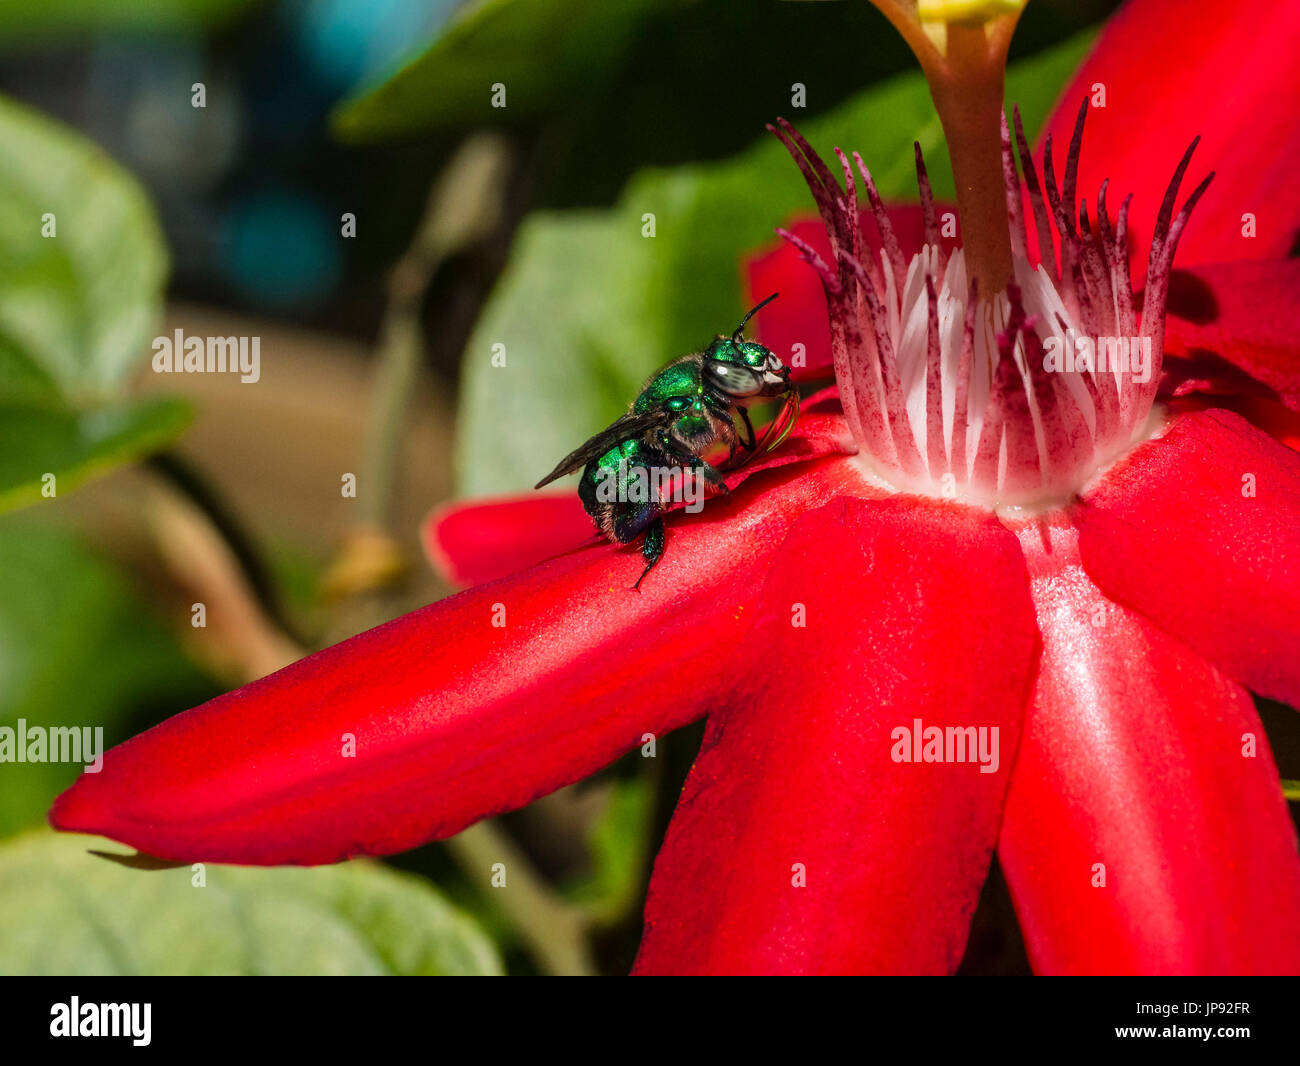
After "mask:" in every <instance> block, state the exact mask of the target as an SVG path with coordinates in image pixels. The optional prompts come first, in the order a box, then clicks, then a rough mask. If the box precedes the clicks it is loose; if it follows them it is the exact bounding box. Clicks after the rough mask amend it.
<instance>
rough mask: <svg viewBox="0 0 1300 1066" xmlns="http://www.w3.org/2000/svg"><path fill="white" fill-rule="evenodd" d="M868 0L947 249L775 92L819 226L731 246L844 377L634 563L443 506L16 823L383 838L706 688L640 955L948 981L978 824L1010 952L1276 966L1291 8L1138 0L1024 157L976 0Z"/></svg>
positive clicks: (541, 769)
mask: <svg viewBox="0 0 1300 1066" xmlns="http://www.w3.org/2000/svg"><path fill="white" fill-rule="evenodd" d="M877 6H879V7H880V8H881V9H882V10H883V11H884V12H885V13H886V15H887V16H888V17H889V18H890V20H891V21H893V22H894V24H895V25H896V26H897V27H898V28H899V29H900V31H901V32H903V34H904V36H905V37H906V38H907V40H908V42H909V43H910V44H911V45H912V47H913V50H914V51H916V52H917V55H918V57H919V58H920V60H921V63H922V66H923V67H924V68H925V70H926V74H927V76H928V78H929V81H930V85H931V90H932V94H933V96H934V98H935V102H936V106H937V107H938V110H939V113H940V117H941V119H942V120H943V123H944V126H945V132H946V134H947V140H948V143H949V148H950V154H951V157H952V160H953V169H954V176H955V178H956V188H957V192H958V195H957V205H956V216H957V218H958V220H959V223H960V232H961V239H960V240H959V241H952V240H946V239H944V238H943V237H942V236H941V224H940V217H941V212H942V210H943V209H942V207H941V206H940V205H936V204H935V203H934V202H933V199H932V197H931V196H930V194H929V188H928V182H927V181H926V178H925V172H924V168H923V166H920V167H919V175H920V191H921V203H920V205H919V206H916V205H912V206H907V205H900V206H890V207H887V206H886V205H884V204H883V203H882V202H881V200H880V197H879V196H878V195H877V193H876V190H875V187H874V185H873V183H872V180H871V177H870V174H869V172H868V170H867V168H866V166H865V165H864V163H863V161H862V160H861V158H859V157H858V156H856V155H855V156H852V157H849V156H846V155H845V154H844V153H841V152H838V150H837V157H838V163H839V166H838V167H837V168H836V170H832V169H831V167H828V166H827V165H826V163H824V162H823V161H822V159H821V158H820V157H819V155H818V153H817V152H816V151H815V150H814V149H813V147H812V146H810V145H809V144H807V143H806V142H805V141H804V140H803V138H801V137H800V135H799V134H798V133H797V132H796V131H795V130H794V129H793V127H791V126H789V125H787V124H781V125H780V127H779V128H778V129H777V130H776V133H777V136H779V137H780V138H781V139H782V141H783V142H784V143H785V144H786V146H787V148H789V149H790V151H791V153H792V155H793V156H794V158H795V161H796V162H797V164H798V166H799V167H800V169H801V170H802V172H803V174H804V176H805V178H806V179H807V181H808V184H809V186H810V188H811V190H812V193H813V199H814V201H815V204H816V206H817V208H818V211H819V214H820V216H821V217H820V222H798V223H795V224H792V225H791V226H790V227H789V228H788V229H787V230H786V231H785V237H786V243H785V244H784V245H783V246H782V247H781V248H780V249H779V250H777V251H774V252H764V253H762V254H761V255H759V256H757V257H756V258H755V259H754V260H753V261H752V262H751V263H750V264H749V275H750V280H751V284H752V286H753V288H754V291H755V293H756V294H758V295H765V294H766V293H768V292H770V291H773V290H780V291H781V292H782V293H783V299H782V301H780V303H778V304H777V305H774V308H773V312H772V315H771V319H770V325H765V326H764V332H763V339H764V342H765V343H767V344H768V345H769V346H770V347H772V348H773V349H774V350H775V351H776V352H777V353H778V354H783V353H785V352H788V351H789V350H790V348H789V347H788V346H789V345H793V344H794V343H796V342H798V343H801V344H803V345H804V347H805V349H806V350H807V353H808V356H809V360H808V362H809V364H810V365H809V367H808V368H807V370H806V373H808V374H809V375H810V376H811V375H814V374H816V373H817V372H819V371H820V372H822V373H824V374H826V375H829V373H830V372H832V371H833V374H834V378H835V382H836V385H835V387H834V388H830V389H827V390H825V391H823V392H821V393H818V394H816V395H815V396H813V397H810V399H809V400H808V402H807V403H806V406H805V413H804V415H803V416H802V418H801V419H800V421H799V423H798V425H797V427H796V428H795V430H794V432H793V433H792V434H791V436H790V438H789V439H788V440H787V442H786V443H785V444H784V445H783V446H782V447H781V448H779V449H777V450H776V451H774V452H773V453H771V454H770V455H768V456H766V457H765V458H764V459H762V460H760V461H758V462H756V463H754V464H752V465H750V466H747V467H744V468H742V469H740V470H738V471H735V472H733V473H732V474H730V475H729V476H728V482H729V485H730V486H731V488H732V489H733V490H734V491H733V492H732V493H731V495H730V496H728V497H725V498H719V499H715V500H713V501H711V502H710V504H709V506H707V507H706V508H705V509H704V511H703V512H702V513H700V514H698V515H687V514H677V515H674V516H672V517H670V520H669V532H668V537H669V542H670V543H669V550H668V552H667V554H666V555H665V557H664V559H663V561H662V562H661V563H660V564H659V565H658V567H657V569H656V570H655V572H654V574H653V575H652V579H647V581H646V582H645V583H644V584H643V585H642V587H641V590H640V592H639V593H630V592H628V586H629V585H630V584H631V582H632V580H633V579H634V578H635V577H636V576H637V574H638V573H639V572H640V569H641V566H642V563H641V560H640V556H639V553H638V552H637V550H636V549H635V548H625V547H624V548H620V547H615V546H611V545H609V544H607V543H604V542H600V543H594V542H592V540H591V537H590V534H591V527H590V523H589V521H588V519H587V518H586V516H585V515H584V514H583V512H582V510H581V507H580V506H579V504H578V501H577V499H576V498H574V497H573V496H571V495H564V496H560V495H539V496H535V497H531V498H526V499H518V500H513V499H511V500H499V501H495V502H487V503H482V502H481V503H476V504H467V505H458V506H453V507H449V508H444V509H441V510H440V511H439V512H437V513H436V514H435V515H434V516H433V517H432V518H431V519H430V522H429V525H428V528H427V530H426V534H427V540H428V542H429V549H430V553H431V555H432V556H433V558H434V559H435V561H436V562H438V563H439V564H440V565H441V566H442V567H443V568H444V569H445V570H446V571H447V572H449V573H450V574H452V575H453V576H454V577H455V578H456V579H458V580H459V581H460V582H462V583H464V584H466V585H472V586H473V587H472V588H469V589H468V590H467V591H464V592H462V593H460V594H459V595H456V596H453V597H451V598H450V599H447V600H444V601H442V602H439V603H436V604H433V605H432V606H429V607H426V608H424V609H422V610H419V611H416V612H414V613H413V614H410V615H407V616H405V617H403V618H399V619H397V620H395V621H393V622H390V623H388V624H387V625H384V626H381V627H379V628H378V629H374V630H371V631H370V632H367V633H363V634H361V635H360V636H357V637H355V638H353V639H351V640H348V641H345V642H344V643H342V644H339V645H336V646H335V647H332V648H329V649H326V650H325V651H322V652H319V653H317V654H315V655H312V656H310V657H308V658H306V659H304V660H302V661H301V662H298V663H296V664H294V665H293V666H290V667H288V668H287V669H285V670H282V671H280V672H279V673H276V674H274V675H272V676H270V677H267V678H264V679H262V680H260V681H257V682H254V683H253V684H250V685H247V686H245V687H243V688H241V689H238V690H237V691H234V692H231V693H228V694H227V695H224V696H221V697H219V698H217V699H215V700H212V701H211V702H209V703H207V704H204V705H203V706H201V707H198V708H195V709H194V710H191V711H188V712H186V713H185V714H182V715H179V716H177V717H175V718H173V719H171V720H169V721H167V722H164V723H163V724H162V725H160V726H158V727H156V728H154V729H152V730H149V731H148V732H146V733H144V734H142V735H141V736H138V737H136V738H134V739H132V740H129V741H127V742H126V743H124V744H122V745H120V746H118V747H116V748H114V749H112V750H110V751H109V752H107V753H106V755H105V756H104V761H103V768H102V772H100V773H98V774H95V775H85V776H83V777H82V778H81V779H80V780H79V781H78V782H77V784H76V785H74V786H73V787H72V788H71V789H69V790H68V791H67V792H65V793H64V794H63V795H62V796H60V797H59V798H58V800H57V801H56V802H55V804H54V807H53V809H52V811H51V814H50V819H51V821H52V822H53V824H54V825H55V826H56V827H58V828H60V829H64V830H73V831H79V832H88V833H100V834H104V835H107V836H109V837H113V838H115V839H117V840H120V841H123V842H125V843H127V844H130V845H133V846H135V847H137V848H139V849H140V850H141V851H144V852H147V853H149V854H151V855H155V856H158V857H161V858H164V859H173V860H179V861H200V860H205V861H213V862H232V863H251V864H279V863H300V864H315V863H329V862H337V861H339V860H341V859H346V858H348V857H349V856H353V855H359V854H370V855H383V854H391V853H394V852H399V851H402V850H404V849H408V848H412V847H415V846H417V845H419V844H423V843H425V842H427V841H430V840H435V839H439V838H444V837H447V836H450V835H452V834H454V833H456V832H458V831H459V830H461V829H463V828H464V827H466V826H468V825H470V824H471V823H473V822H475V821H476V820H478V819H481V818H483V817H485V816H488V815H493V814H497V813H500V812H504V811H508V810H511V809H514V808H517V807H519V806H521V805H523V804H526V803H528V802H529V801H531V800H533V799H535V798H537V797H538V796H541V795H543V794H544V793H547V792H549V791H551V790H553V789H556V788H559V787H561V786H563V785H567V784H570V783H572V782H574V781H577V780H578V779H580V778H582V777H584V776H586V775H589V774H591V773H593V772H594V771H596V770H598V769H600V768H601V767H603V766H605V765H606V764H608V763H610V762H611V761H613V760H614V759H615V758H617V757H618V756H619V755H621V754H623V753H624V752H626V751H628V750H630V749H632V748H634V747H636V746H638V745H640V744H642V743H643V738H645V737H646V735H647V734H655V735H660V734H663V733H665V732H667V731H669V730H673V729H676V728H678V727H679V726H682V725H684V724H686V723H689V722H691V721H694V720H696V719H699V718H701V717H704V716H707V719H708V725H707V731H706V735H705V740H704V744H703V747H702V749H701V751H700V753H699V756H698V758H697V760H696V762H695V765H694V768H693V769H692V771H691V774H690V777H689V779H688V781H687V784H686V787H685V790H684V792H683V795H682V798H681V801H680V803H679V805H678V808H677V811H676V813H675V816H674V818H673V821H672V825H671V827H670V829H669V831H668V835H667V838H666V840H665V843H664V845H663V848H662V850H661V851H660V853H659V855H658V858H657V860H656V862H655V866H654V872H653V875H652V878H651V883H650V890H649V898H648V902H647V906H646V915H645V934H644V938H643V941H642V945H641V950H640V954H639V956H638V958H637V963H636V971H637V972H640V973H842V972H886V973H946V972H952V971H953V970H954V969H955V968H956V967H957V965H958V963H959V962H960V960H961V957H962V953H963V950H964V948H965V943H966V938H967V935H968V931H969V926H970V920H971V916H972V913H973V911H974V908H975V904H976V901H977V899H978V896H979V893H980V889H981V886H982V885H983V883H984V881H985V878H986V876H987V874H988V871H989V867H990V863H991V860H992V857H993V855H994V852H995V851H996V853H997V856H998V858H999V860H1000V862H1001V864H1002V866H1003V868H1004V870H1005V873H1006V876H1007V879H1008V882H1009V885H1010V888H1011V893H1012V897H1013V900H1014V903H1015V907H1016V911H1017V915H1018V918H1019V921H1020V923H1021V926H1022V929H1023V931H1024V936H1025V942H1026V946H1027V949H1028V953H1029V957H1030V961H1031V962H1032V964H1033V966H1034V968H1035V970H1036V971H1038V972H1040V973H1093V972H1106V973H1115V972H1141V973H1206V972H1209V973H1226V972H1278V971H1281V972H1296V971H1300V855H1298V854H1297V846H1296V837H1295V833H1294V830H1293V826H1292V822H1291V818H1290V816H1289V813H1288V810H1287V806H1286V802H1285V800H1284V797H1283V794H1282V790H1281V787H1280V784H1279V780H1278V771H1277V767H1276V765H1275V764H1274V761H1273V757H1272V755H1271V753H1270V750H1269V745H1268V741H1267V739H1266V737H1265V735H1264V731H1263V728H1262V726H1261V723H1260V719H1259V717H1258V715H1257V713H1256V710H1255V707H1254V704H1253V702H1252V699H1251V696H1250V695H1249V693H1248V690H1250V691H1253V692H1255V693H1258V694H1260V695H1262V696H1266V697H1269V698H1272V699H1276V700H1281V701H1284V702H1287V703H1290V704H1292V705H1297V706H1300V455H1298V454H1297V453H1296V452H1295V451H1294V450H1293V449H1292V448H1290V447H1288V446H1287V442H1291V443H1292V444H1294V443H1295V442H1296V441H1297V440H1300V432H1298V431H1297V426H1300V415H1298V414H1297V412H1300V351H1297V343H1296V340H1295V333H1294V330H1293V328H1292V325H1291V322H1290V316H1291V313H1292V311H1293V310H1294V308H1295V307H1296V306H1297V302H1296V295H1297V292H1298V291H1300V271H1298V270H1297V265H1298V264H1297V261H1296V260H1294V259H1287V258H1286V256H1287V255H1288V254H1289V253H1290V251H1291V250H1292V242H1293V240H1294V237H1295V234H1296V233H1297V227H1298V225H1300V217H1298V215H1300V207H1298V206H1297V201H1296V198H1295V197H1294V196H1292V195H1291V193H1290V188H1289V183H1290V180H1291V175H1292V174H1293V173H1294V169H1295V164H1296V162H1297V146H1298V145H1300V121H1298V119H1297V115H1298V114H1300V112H1297V110H1296V108H1295V106H1294V101H1295V100H1296V99H1297V97H1298V96H1300V74H1298V70H1300V68H1298V67H1297V64H1296V63H1295V62H1294V58H1293V57H1294V55H1295V54H1296V52H1297V50H1298V49H1300V11H1297V10H1296V9H1295V8H1294V6H1293V5H1289V4H1287V3H1285V2H1282V0H1278V2H1274V3H1256V4H1252V5H1248V6H1247V5H1237V4H1233V3H1230V2H1227V0H1223V2H1217V0H1216V2H1207V3H1199V4H1195V5H1186V4H1176V3H1174V2H1173V0H1132V2H1130V3H1129V4H1128V5H1127V6H1125V7H1124V8H1123V9H1122V10H1121V11H1120V12H1119V14H1118V15H1117V16H1116V17H1115V18H1114V19H1113V20H1112V21H1111V23H1110V24H1109V25H1108V26H1107V28H1106V29H1105V31H1104V32H1103V34H1102V36H1101V38H1100V40H1099V42H1098V44H1097V47H1096V49H1095V51H1094V52H1093V54H1092V55H1091V56H1090V57H1089V58H1088V59H1087V61H1086V62H1085V64H1084V65H1083V67H1082V68H1081V69H1080V70H1079V71H1078V73H1077V74H1076V76H1075V78H1074V80H1073V82H1072V84H1071V85H1070V86H1069V87H1068V88H1067V90H1066V92H1065V93H1064V96H1063V103H1062V105H1061V107H1060V109H1059V110H1058V112H1057V114H1056V115H1055V116H1054V117H1053V118H1052V119H1051V120H1050V122H1049V124H1048V128H1047V132H1046V137H1045V139H1044V141H1043V144H1042V151H1041V152H1039V153H1035V152H1031V150H1030V147H1029V145H1028V144H1027V142H1026V139H1025V137H1024V133H1023V130H1022V129H1021V125H1020V123H1019V121H1018V116H1016V115H1015V113H1014V112H1013V113H1012V119H1011V122H1010V123H1008V122H1007V121H1006V119H1005V118H1004V117H1003V114H1004V112H1003V100H1002V98H1003V80H1002V71H1003V65H1004V62H1005V55H1006V47H1007V43H1008V41H1009V39H1010V35H1011V31H1012V28H1013V27H1014V24H1015V17H1016V13H1015V12H1013V13H1010V14H1007V13H1005V12H1006V11H1007V9H1008V7H1014V5H1008V4H1006V3H996V4H986V5H983V6H984V7H985V8H987V9H988V13H987V14H985V15H980V14H979V13H978V12H979V9H980V8H981V5H979V4H971V3H965V4H963V5H959V6H961V7H962V9H963V11H964V14H963V15H962V17H960V18H958V17H953V18H951V19H950V20H949V21H947V22H943V21H942V20H940V21H938V22H936V21H934V20H933V18H932V15H933V12H934V11H935V10H936V9H938V10H942V9H943V8H944V7H945V5H944V4H943V3H935V2H931V3H922V4H921V6H920V13H919V14H918V7H917V5H916V4H915V3H909V2H904V0H880V2H879V3H878V5H877ZM949 6H951V5H949ZM971 11H975V12H976V14H974V15H972V14H971ZM1098 85H1102V86H1104V90H1105V97H1106V106H1104V107H1101V106H1092V107H1088V106H1086V105H1085V107H1084V108H1082V109H1080V108H1079V102H1080V100H1084V101H1087V102H1092V101H1093V100H1094V98H1095V97H1096V86H1098ZM1085 115H1086V116H1087V122H1086V127H1087V132H1086V142H1087V143H1086V145H1085V143H1084V142H1085V134H1084V128H1085V121H1084V119H1085ZM1197 132H1200V134H1201V142H1200V144H1199V146H1195V144H1194V142H1193V136H1194V134H1196V133H1197ZM1189 144H1193V146H1194V147H1196V151H1195V154H1193V152H1192V150H1191V149H1189V148H1188V145H1189ZM1063 146H1064V147H1063ZM918 163H919V153H918ZM1061 163H1063V166H1059V165H1060V164H1061ZM1210 166H1213V167H1214V169H1215V174H1214V176H1213V181H1210V174H1209V168H1210ZM1058 167H1059V173H1058ZM1187 174H1190V175H1191V176H1190V177H1188V179H1187V181H1186V182H1184V180H1183V179H1184V177H1185V175H1187ZM1171 175H1172V177H1171ZM1080 193H1082V194H1083V195H1084V196H1085V197H1092V198H1093V199H1092V202H1091V203H1089V202H1088V200H1087V199H1084V200H1082V201H1079V195H1080ZM1193 209H1195V210H1193ZM1247 216H1249V221H1247ZM1175 249H1178V258H1179V266H1180V269H1179V270H1175V269H1174V265H1173V264H1174V254H1175ZM494 619H500V620H502V621H503V622H504V624H495V625H494V624H493V620H494ZM665 664H671V665H670V666H666V665H665ZM344 734H351V735H352V736H353V737H354V738H355V755H354V756H353V757H344V755H343V753H342V752H343V748H342V743H341V738H342V737H343V736H344Z"/></svg>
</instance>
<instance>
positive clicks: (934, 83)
mask: <svg viewBox="0 0 1300 1066" xmlns="http://www.w3.org/2000/svg"><path fill="white" fill-rule="evenodd" d="M1003 43H1004V42H1003V41H1001V40H999V39H997V38H995V39H994V40H993V41H992V42H990V40H989V38H988V37H987V36H986V34H985V29H984V27H983V26H978V25H976V26H972V25H963V24H961V23H956V22H950V23H948V56H947V62H946V63H945V64H944V67H943V69H942V71H939V72H936V73H935V74H934V75H933V76H932V77H931V78H930V95H931V96H932V97H933V99H934V106H935V108H936V110H937V111H938V112H939V121H940V122H941V123H942V124H943V132H944V136H945V137H946V138H947V141H948V153H949V156H950V157H951V159H952V176H953V181H954V182H955V184H956V187H957V212H958V217H959V218H960V219H961V228H962V234H961V236H962V247H963V249H964V250H965V254H966V267H967V270H968V272H969V275H970V276H971V277H974V278H976V279H978V281H979V287H980V293H981V294H989V293H996V292H1001V291H1003V290H1004V289H1005V288H1006V287H1007V282H1008V281H1010V280H1011V274H1012V266H1011V229H1010V224H1009V223H1008V220H1007V198H1006V184H1005V180H1004V178H1003V173H1002V100H1003V95H1004V92H1005V79H1004V68H1005V62H1006V57H1005V52H1004V51H1002V50H1001V49H1000V48H999V45H1001V44H1003Z"/></svg>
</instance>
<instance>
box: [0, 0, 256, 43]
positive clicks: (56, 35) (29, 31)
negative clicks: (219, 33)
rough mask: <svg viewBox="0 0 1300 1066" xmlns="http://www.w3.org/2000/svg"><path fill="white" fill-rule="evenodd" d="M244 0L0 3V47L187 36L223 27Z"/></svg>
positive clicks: (5, 0) (4, 0)
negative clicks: (98, 37) (101, 36)
mask: <svg viewBox="0 0 1300 1066" xmlns="http://www.w3.org/2000/svg"><path fill="white" fill-rule="evenodd" d="M248 6H249V0H41V2H40V3H39V4H33V3H31V2H30V0H0V42H4V43H8V42H11V41H16V42H22V43H30V42H32V41H33V40H49V39H58V40H67V39H68V38H69V37H81V36H85V35H87V34H91V33H108V32H119V33H120V32H124V31H131V30H135V31H138V30H152V31H158V30H173V31H193V30H197V29H200V28H202V27H204V26H209V25H214V24H220V23H224V22H228V21H229V20H230V19H231V18H232V17H233V16H234V15H236V14H238V13H239V12H240V11H241V10H243V9H244V8H246V7H248Z"/></svg>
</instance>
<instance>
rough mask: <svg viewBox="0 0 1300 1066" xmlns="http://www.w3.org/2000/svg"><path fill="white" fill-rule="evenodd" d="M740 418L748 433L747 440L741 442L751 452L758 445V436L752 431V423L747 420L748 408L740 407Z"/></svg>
mask: <svg viewBox="0 0 1300 1066" xmlns="http://www.w3.org/2000/svg"><path fill="white" fill-rule="evenodd" d="M740 420H741V421H742V422H744V423H745V432H746V433H748V434H749V440H747V441H744V442H743V443H744V445H745V450H746V451H749V452H752V451H753V450H754V449H755V448H757V447H758V436H757V434H755V433H754V424H753V423H752V422H750V420H749V408H747V407H741V408H740Z"/></svg>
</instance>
